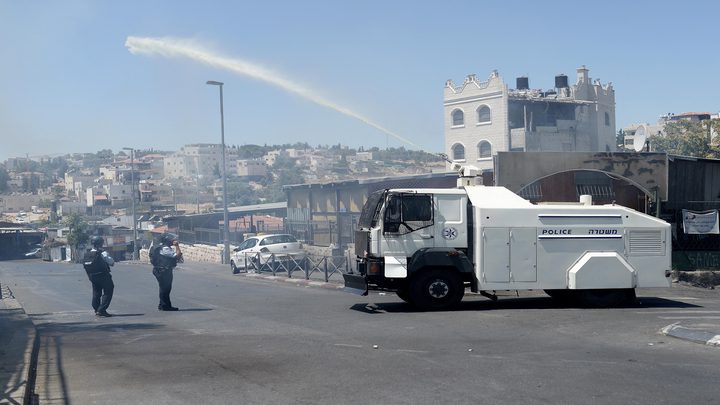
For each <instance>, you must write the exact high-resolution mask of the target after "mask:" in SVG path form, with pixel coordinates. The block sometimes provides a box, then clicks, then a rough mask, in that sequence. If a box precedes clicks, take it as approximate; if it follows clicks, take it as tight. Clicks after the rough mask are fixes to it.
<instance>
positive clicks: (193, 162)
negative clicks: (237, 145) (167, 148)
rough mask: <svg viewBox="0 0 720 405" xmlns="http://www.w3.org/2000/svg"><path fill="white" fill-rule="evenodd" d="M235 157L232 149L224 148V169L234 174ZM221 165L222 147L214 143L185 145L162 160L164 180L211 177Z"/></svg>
mask: <svg viewBox="0 0 720 405" xmlns="http://www.w3.org/2000/svg"><path fill="white" fill-rule="evenodd" d="M236 161H237V155H236V153H235V152H233V150H232V149H230V148H228V147H227V146H226V148H225V169H226V172H227V173H229V174H232V173H235V171H236V169H235V167H236ZM221 163H222V147H221V145H219V144H214V143H198V144H191V145H185V146H183V147H182V148H180V150H179V151H178V152H176V153H173V154H172V155H170V156H167V157H165V158H164V159H163V165H164V174H165V177H166V178H169V179H178V178H195V177H196V176H199V177H213V176H214V174H215V168H216V167H218V168H219V167H220V164H221Z"/></svg>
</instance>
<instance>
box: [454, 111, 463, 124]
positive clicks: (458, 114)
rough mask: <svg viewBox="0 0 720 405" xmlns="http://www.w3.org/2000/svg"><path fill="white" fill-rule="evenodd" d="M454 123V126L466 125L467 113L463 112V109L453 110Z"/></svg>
mask: <svg viewBox="0 0 720 405" xmlns="http://www.w3.org/2000/svg"><path fill="white" fill-rule="evenodd" d="M452 124H453V126H454V127H456V126H460V125H465V114H463V112H462V110H455V111H453V112H452Z"/></svg>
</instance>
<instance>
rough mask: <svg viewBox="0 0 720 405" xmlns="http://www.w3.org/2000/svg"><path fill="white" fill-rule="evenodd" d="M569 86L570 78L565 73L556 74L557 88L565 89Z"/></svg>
mask: <svg viewBox="0 0 720 405" xmlns="http://www.w3.org/2000/svg"><path fill="white" fill-rule="evenodd" d="M566 87H568V78H567V76H565V75H557V76H555V88H556V89H564V88H566Z"/></svg>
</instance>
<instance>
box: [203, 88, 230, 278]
mask: <svg viewBox="0 0 720 405" xmlns="http://www.w3.org/2000/svg"><path fill="white" fill-rule="evenodd" d="M207 84H209V85H211V86H218V87H219V88H220V143H221V147H222V183H223V244H224V245H225V249H224V250H223V260H224V262H225V263H226V264H227V263H230V231H229V224H228V204H227V175H226V173H225V171H226V166H225V117H224V115H223V83H222V82H216V81H214V80H208V81H207Z"/></svg>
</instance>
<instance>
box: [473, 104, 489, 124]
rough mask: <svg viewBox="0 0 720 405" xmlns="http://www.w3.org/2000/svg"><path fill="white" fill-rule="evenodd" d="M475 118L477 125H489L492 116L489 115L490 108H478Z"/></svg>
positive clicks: (484, 106)
mask: <svg viewBox="0 0 720 405" xmlns="http://www.w3.org/2000/svg"><path fill="white" fill-rule="evenodd" d="M477 116H478V124H489V123H490V121H492V116H491V115H490V107H488V106H486V105H483V106H480V108H478V110H477Z"/></svg>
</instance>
